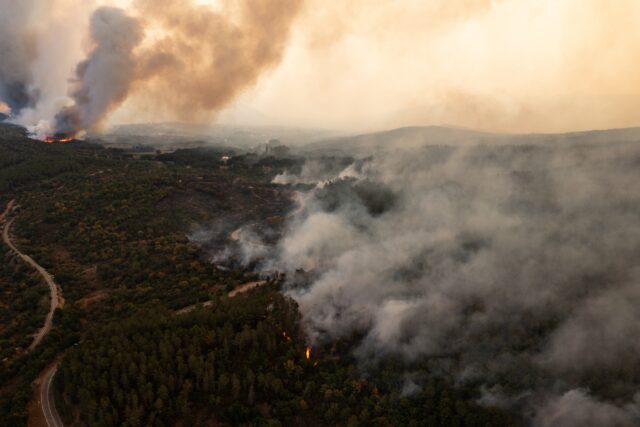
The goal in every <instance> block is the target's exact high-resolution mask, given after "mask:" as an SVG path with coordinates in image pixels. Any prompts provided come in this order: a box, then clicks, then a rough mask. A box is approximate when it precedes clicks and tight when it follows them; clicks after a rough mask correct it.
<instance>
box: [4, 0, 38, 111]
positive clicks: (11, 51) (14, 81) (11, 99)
mask: <svg viewBox="0 0 640 427" xmlns="http://www.w3.org/2000/svg"><path fill="white" fill-rule="evenodd" d="M34 6H35V2H34V1H29V0H24V1H15V0H0V102H2V103H5V104H6V105H7V106H8V107H9V109H10V111H11V114H12V115H14V116H17V115H19V114H20V113H21V112H22V110H24V109H25V108H31V107H33V106H34V105H35V103H36V101H37V100H38V96H39V93H38V91H37V90H36V89H35V88H33V74H32V72H31V66H32V63H33V61H34V59H35V56H36V38H35V35H34V33H33V31H32V29H31V22H30V18H31V12H32V11H33V8H34Z"/></svg>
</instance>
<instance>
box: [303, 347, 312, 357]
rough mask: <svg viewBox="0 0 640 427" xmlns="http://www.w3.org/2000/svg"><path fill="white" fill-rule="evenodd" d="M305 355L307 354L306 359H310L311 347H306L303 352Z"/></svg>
mask: <svg viewBox="0 0 640 427" xmlns="http://www.w3.org/2000/svg"><path fill="white" fill-rule="evenodd" d="M304 354H305V356H307V360H310V359H311V347H307V350H306V351H305V352H304Z"/></svg>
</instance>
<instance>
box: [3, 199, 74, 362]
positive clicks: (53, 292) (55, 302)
mask: <svg viewBox="0 0 640 427" xmlns="http://www.w3.org/2000/svg"><path fill="white" fill-rule="evenodd" d="M9 205H10V206H8V207H7V210H5V212H4V213H3V214H2V217H1V220H2V221H5V216H6V215H8V212H9V211H10V207H12V206H13V200H12V201H11V202H9ZM14 220H15V218H12V219H10V220H8V221H7V222H6V224H5V226H4V230H3V231H2V239H3V240H4V242H5V244H6V245H7V246H9V248H10V249H11V250H12V251H13V252H14V253H15V254H16V255H18V256H19V257H20V258H22V260H23V261H24V262H26V263H27V264H29V265H30V266H31V267H33V268H34V269H35V270H36V271H37V272H38V273H39V274H40V276H42V278H43V279H44V281H45V282H46V283H47V285H48V286H49V295H50V300H51V301H50V302H51V304H50V308H49V313H47V317H46V319H45V322H44V325H43V326H42V328H40V330H39V331H38V333H37V334H36V336H35V337H34V338H33V342H32V343H31V345H30V346H29V348H28V349H27V352H31V351H33V349H35V348H36V347H37V346H38V345H39V344H40V343H41V342H42V340H43V339H44V337H45V336H46V335H47V334H48V333H49V332H50V331H51V328H52V326H53V315H54V313H55V311H56V309H57V308H58V307H61V306H62V304H61V301H62V300H61V297H60V295H59V293H58V285H56V282H55V281H54V280H53V276H52V275H51V274H49V272H47V270H45V269H44V268H43V267H42V266H41V265H40V264H38V263H37V262H35V261H34V260H33V258H31V257H30V256H29V255H25V254H23V253H22V252H20V250H19V249H18V248H17V247H16V246H15V245H14V243H13V242H12V241H11V225H12V224H13V221H14Z"/></svg>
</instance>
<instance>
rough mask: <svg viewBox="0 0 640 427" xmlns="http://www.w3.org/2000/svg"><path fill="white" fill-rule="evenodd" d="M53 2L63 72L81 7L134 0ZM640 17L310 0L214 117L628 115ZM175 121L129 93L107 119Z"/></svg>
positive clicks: (639, 100)
mask: <svg viewBox="0 0 640 427" xmlns="http://www.w3.org/2000/svg"><path fill="white" fill-rule="evenodd" d="M220 1H222V0H197V2H198V3H200V4H203V5H205V4H206V5H210V6H212V7H216V6H219V2H220ZM56 4H57V6H56V7H57V8H58V11H60V10H62V9H61V8H64V9H65V10H69V8H70V7H71V8H73V10H76V15H75V17H74V20H75V21H77V22H78V24H79V25H78V28H76V29H74V30H72V31H70V32H69V34H67V35H66V36H63V37H67V38H69V39H73V40H70V46H71V48H70V49H69V54H68V55H66V56H65V57H63V58H60V60H59V62H61V64H60V66H59V67H58V68H59V70H60V71H56V72H54V74H55V78H56V79H59V80H60V79H64V78H67V77H68V75H69V72H70V70H72V69H73V66H74V65H73V64H74V63H75V62H77V61H78V60H79V59H80V58H81V57H82V49H83V42H82V39H83V34H84V32H85V29H86V22H87V17H88V14H89V13H90V10H91V6H88V5H95V4H111V5H117V6H121V7H125V8H127V7H129V6H128V5H129V4H130V0H110V1H100V0H93V3H91V2H87V1H86V0H56ZM54 8H55V7H54ZM54 15H55V14H54ZM51 21H52V22H51V23H50V27H51V28H58V27H57V26H56V22H55V19H51ZM639 22H640V2H638V1H636V0H616V1H614V2H611V1H607V0H466V1H463V0H381V1H375V2H372V1H370V0H344V1H335V2H327V1H324V0H308V1H307V3H306V6H305V8H304V11H303V13H302V15H301V16H299V17H298V19H297V20H296V22H295V24H294V27H293V28H292V37H291V41H290V44H289V46H288V48H287V50H286V52H285V55H284V58H283V61H282V63H281V64H279V65H278V66H277V67H276V68H275V69H271V70H269V71H267V72H266V73H265V74H263V75H262V76H261V78H260V81H259V82H258V84H257V85H255V86H254V87H250V88H247V90H245V91H244V93H243V94H242V95H241V96H240V98H238V99H237V100H236V101H235V102H234V104H233V105H231V106H229V108H227V109H226V110H225V111H223V112H222V113H221V114H220V115H219V116H218V117H217V120H218V121H222V122H233V123H250V124H251V123H252V124H281V125H291V126H311V127H322V128H349V129H375V128H383V127H391V126H401V125H418V124H420V125H422V124H452V125H459V126H466V127H472V128H479V129H488V130H498V131H565V130H577V129H592V128H610V127H624V126H634V125H638V124H640V120H637V118H636V111H638V108H640V74H639V73H638V72H637V70H638V69H640V64H639V63H638V62H640V59H638V55H637V52H638V51H640V26H639V25H638V23H639ZM47 25H48V24H47ZM65 25H68V22H66V23H65ZM45 26H46V25H45ZM56 34H59V33H57V32H56ZM46 43H47V42H46V41H45V42H44V44H45V47H46ZM85 48H86V46H85ZM46 60H50V58H49V59H46ZM185 78H188V76H185ZM61 86H64V85H63V84H61V83H59V82H57V83H55V84H54V83H51V84H50V88H54V87H55V89H51V90H52V91H57V92H61V89H60V87H61ZM45 90H47V87H46V85H45ZM62 92H64V91H62ZM59 95H61V96H63V95H64V93H59ZM170 119H171V117H158V115H157V112H155V111H154V110H153V108H150V106H145V104H144V100H143V99H139V98H138V97H136V96H135V94H134V95H133V96H132V97H131V99H130V100H129V101H128V102H127V103H125V105H123V106H122V107H121V108H120V109H119V110H118V111H116V112H115V114H114V115H112V117H111V120H110V122H111V123H117V122H126V121H138V120H170Z"/></svg>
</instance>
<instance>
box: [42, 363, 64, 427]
mask: <svg viewBox="0 0 640 427" xmlns="http://www.w3.org/2000/svg"><path fill="white" fill-rule="evenodd" d="M57 370H58V363H57V362H56V364H55V365H53V366H52V367H51V368H50V369H49V372H47V373H46V374H45V376H44V379H43V380H42V384H41V385H40V405H41V406H42V413H43V414H44V419H45V420H46V422H47V425H48V426H49V427H64V424H63V423H62V419H61V418H60V415H59V414H58V411H57V410H56V405H55V401H54V398H53V390H52V388H51V384H52V383H53V377H54V376H55V374H56V372H57Z"/></svg>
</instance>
